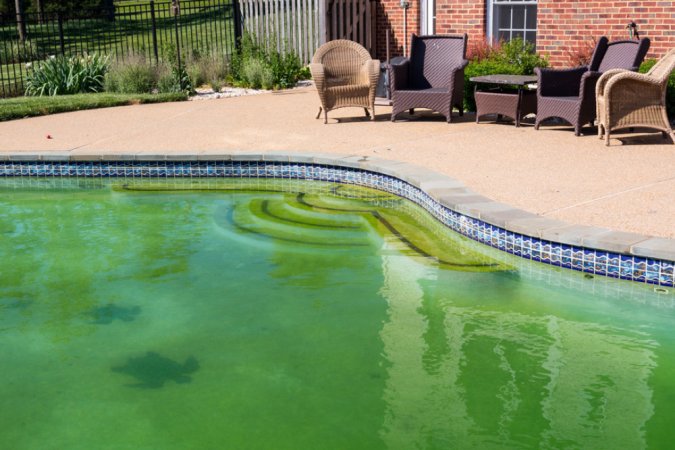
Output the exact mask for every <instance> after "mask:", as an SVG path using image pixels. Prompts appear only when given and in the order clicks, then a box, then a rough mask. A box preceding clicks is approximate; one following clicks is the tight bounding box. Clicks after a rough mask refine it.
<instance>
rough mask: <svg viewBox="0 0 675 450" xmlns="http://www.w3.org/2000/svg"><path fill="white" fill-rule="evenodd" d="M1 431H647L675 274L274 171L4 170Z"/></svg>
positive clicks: (540, 436) (47, 434)
mask: <svg viewBox="0 0 675 450" xmlns="http://www.w3.org/2000/svg"><path fill="white" fill-rule="evenodd" d="M0 281H1V284H0V364H1V366H0V367H1V369H0V443H1V444H0V447H1V448H2V449H6V450H14V449H21V450H23V449H36V450H37V449H39V450H49V449H87V450H92V449H139V450H140V449H167V450H169V449H171V450H172V449H176V450H178V449H180V450H183V449H203V450H207V449H218V450H221V449H492V448H500V449H503V448H514V449H519V448H528V449H529V448H545V449H646V448H650V449H661V448H672V447H671V444H670V443H671V441H672V438H671V435H672V429H673V424H674V423H675V412H674V410H675V408H673V404H674V401H675V327H673V324H674V323H675V317H674V313H673V305H674V303H673V299H674V297H673V295H672V293H665V294H663V293H661V294H659V293H656V292H654V290H653V287H651V286H645V285H640V284H638V283H629V282H622V281H617V280H610V279H606V278H603V277H594V278H587V277H586V276H584V274H579V273H576V272H572V271H570V270H564V269H557V268H554V267H549V266H545V265H542V264H537V263H531V262H527V261H524V260H521V259H518V258H515V257H511V256H509V255H506V254H503V253H500V252H498V251H494V250H492V249H489V248H487V247H484V246H481V245H480V244H476V243H474V242H472V241H470V240H468V239H465V238H463V237H461V236H458V235H456V234H454V233H452V232H450V231H448V230H446V229H445V228H444V227H443V226H441V225H440V224H438V223H437V222H436V221H435V220H433V218H431V216H429V215H428V214H426V213H425V212H424V211H422V210H421V209H420V208H419V207H417V206H415V205H413V204H412V203H410V202H408V201H406V200H402V199H400V198H397V197H394V196H391V195H389V194H386V193H382V192H377V191H372V190H367V189H363V188H357V187H353V186H343V185H339V184H331V183H312V182H291V181H282V180H242V179H239V180H199V179H196V180H177V181H161V180H159V181H151V180H146V181H142V182H141V181H138V180H131V179H130V180H114V181H113V180H110V181H107V180H87V179H85V180H82V179H67V178H66V179H53V180H48V179H44V180H21V179H16V180H13V179H6V180H0Z"/></svg>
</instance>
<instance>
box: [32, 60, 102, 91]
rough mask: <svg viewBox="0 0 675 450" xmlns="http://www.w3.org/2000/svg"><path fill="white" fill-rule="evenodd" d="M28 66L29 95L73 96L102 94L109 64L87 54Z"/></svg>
mask: <svg viewBox="0 0 675 450" xmlns="http://www.w3.org/2000/svg"><path fill="white" fill-rule="evenodd" d="M27 66H28V68H29V71H28V74H27V75H26V76H25V80H26V83H25V84H26V95H39V96H42V95H69V94H80V93H83V94H84V93H88V92H101V91H102V90H103V83H104V80H105V74H106V72H107V70H108V66H109V61H108V57H107V56H105V55H99V54H97V53H93V54H91V55H87V54H86V53H84V54H83V55H81V56H80V55H75V56H73V57H71V58H66V57H63V56H59V57H51V58H49V59H47V60H45V61H41V62H39V63H37V64H36V65H35V66H31V65H30V63H28V64H27Z"/></svg>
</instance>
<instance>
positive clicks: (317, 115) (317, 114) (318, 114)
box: [316, 106, 323, 119]
mask: <svg viewBox="0 0 675 450" xmlns="http://www.w3.org/2000/svg"><path fill="white" fill-rule="evenodd" d="M322 109H323V107H321V106H319V112H318V113H316V118H317V119H318V118H319V117H321V110H322Z"/></svg>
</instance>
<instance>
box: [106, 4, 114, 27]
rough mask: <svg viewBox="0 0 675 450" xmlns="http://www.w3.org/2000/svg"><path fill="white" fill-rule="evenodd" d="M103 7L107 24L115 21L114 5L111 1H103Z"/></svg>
mask: <svg viewBox="0 0 675 450" xmlns="http://www.w3.org/2000/svg"><path fill="white" fill-rule="evenodd" d="M104 6H105V8H106V10H105V12H106V16H107V17H108V22H114V21H115V3H114V2H113V0H105V1H104Z"/></svg>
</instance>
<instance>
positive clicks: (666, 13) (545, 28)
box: [375, 0, 675, 67]
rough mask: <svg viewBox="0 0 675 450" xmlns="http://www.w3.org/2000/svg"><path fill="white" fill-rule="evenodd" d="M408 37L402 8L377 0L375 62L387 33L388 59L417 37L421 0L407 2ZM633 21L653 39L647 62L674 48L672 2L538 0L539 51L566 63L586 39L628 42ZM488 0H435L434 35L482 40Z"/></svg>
mask: <svg viewBox="0 0 675 450" xmlns="http://www.w3.org/2000/svg"><path fill="white" fill-rule="evenodd" d="M410 5H411V7H410V9H409V10H408V30H407V31H408V35H407V36H406V37H404V36H403V10H402V9H401V8H400V7H399V2H398V0H379V1H378V2H377V6H376V15H377V17H376V21H377V22H376V24H377V25H376V26H377V29H376V34H377V45H376V50H377V54H376V55H375V56H376V57H377V58H379V59H381V60H384V59H385V58H386V56H385V55H386V44H385V33H386V30H387V29H388V30H390V33H391V34H390V36H391V37H390V39H391V56H392V57H394V56H401V55H402V54H403V40H404V39H405V40H406V42H407V43H409V42H410V34H412V33H416V34H419V33H420V0H410ZM630 21H635V22H636V23H637V25H638V30H639V32H640V36H641V37H649V38H650V39H651V41H652V44H651V48H650V51H649V55H648V57H649V58H658V57H660V56H663V55H664V54H665V53H666V52H668V51H669V50H670V49H672V48H675V1H658V0H652V1H644V0H641V1H637V0H636V1H630V0H609V1H607V0H605V1H598V0H596V1H573V0H539V2H538V8H537V51H539V52H542V53H548V54H549V56H550V60H551V62H552V64H553V65H554V66H558V67H563V66H565V65H566V63H567V59H568V58H567V51H568V50H571V49H574V48H576V47H579V46H580V45H581V44H583V41H584V40H587V39H589V36H602V35H607V36H610V37H614V38H622V39H623V38H627V37H628V31H627V30H626V28H625V27H626V25H627V24H628V23H629V22H630ZM487 26H488V24H487V1H486V0H436V33H437V34H455V33H467V34H468V35H469V43H471V42H472V41H474V40H480V39H483V38H484V37H485V35H486V29H487Z"/></svg>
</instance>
